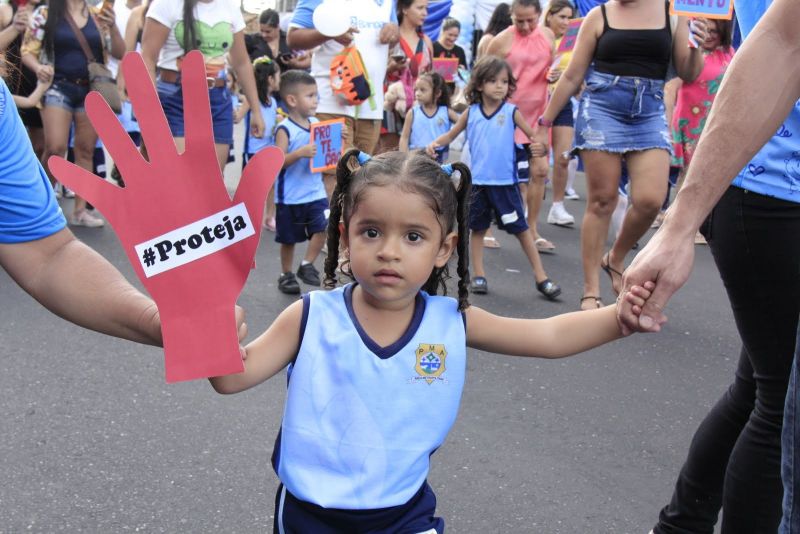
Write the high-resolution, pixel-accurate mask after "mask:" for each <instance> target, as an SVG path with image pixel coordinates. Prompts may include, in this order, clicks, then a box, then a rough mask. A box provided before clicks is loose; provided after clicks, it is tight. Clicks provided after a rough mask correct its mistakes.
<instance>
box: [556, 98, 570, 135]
mask: <svg viewBox="0 0 800 534" xmlns="http://www.w3.org/2000/svg"><path fill="white" fill-rule="evenodd" d="M553 126H567V127H569V128H574V127H575V115H574V113H573V110H572V99H571V98H570V99H569V100H567V105H566V106H564V107H563V108H562V109H561V111H559V112H558V115H556V118H555V119H554V120H553Z"/></svg>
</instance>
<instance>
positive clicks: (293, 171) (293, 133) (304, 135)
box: [275, 117, 327, 205]
mask: <svg viewBox="0 0 800 534" xmlns="http://www.w3.org/2000/svg"><path fill="white" fill-rule="evenodd" d="M308 120H309V121H310V122H311V123H315V122H318V121H317V119H316V118H314V117H310V118H309V119H308ZM278 130H284V131H285V132H286V135H287V136H288V137H289V147H288V148H287V149H286V153H287V154H289V153H291V152H294V151H295V150H297V149H299V148H302V147H303V146H305V145H307V144H309V143H310V142H311V132H310V131H309V129H308V128H303V127H302V126H300V125H299V124H297V123H296V122H294V121H293V120H292V119H289V118H287V119H286V120H284V121H283V122H281V123H280V124H279V125H278V127H277V128H276V130H275V133H276V134H277V132H278ZM322 198H327V195H326V193H325V184H324V183H323V182H322V173H320V172H311V159H310V158H299V159H298V160H297V161H295V162H294V163H292V164H291V165H289V166H288V167H285V168H284V169H282V170H281V173H280V174H279V175H278V180H277V182H276V184H275V202H276V203H277V204H292V205H297V204H308V203H309V202H314V201H315V200H320V199H322Z"/></svg>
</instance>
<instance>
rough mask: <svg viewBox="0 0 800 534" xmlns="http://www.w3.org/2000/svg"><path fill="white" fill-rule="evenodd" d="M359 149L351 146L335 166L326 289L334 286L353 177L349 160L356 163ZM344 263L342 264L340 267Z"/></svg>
mask: <svg viewBox="0 0 800 534" xmlns="http://www.w3.org/2000/svg"><path fill="white" fill-rule="evenodd" d="M359 154H360V152H359V150H358V149H356V148H351V149H350V150H348V151H347V152H345V153H344V155H343V156H342V157H341V158H340V159H339V164H338V165H337V166H336V187H334V189H333V194H332V195H331V206H330V210H331V211H330V215H329V216H328V243H327V244H328V255H327V256H326V258H325V279H324V280H323V286H324V287H325V288H326V289H333V288H334V287H336V269H338V268H339V241H340V240H341V231H340V229H339V226H340V224H341V223H342V212H343V211H344V200H345V198H346V195H347V193H348V189H349V188H350V181H351V179H352V178H353V170H352V168H351V160H353V161H352V163H353V164H354V165H355V164H356V163H358V155H359ZM344 268H345V265H344V264H343V265H342V269H344Z"/></svg>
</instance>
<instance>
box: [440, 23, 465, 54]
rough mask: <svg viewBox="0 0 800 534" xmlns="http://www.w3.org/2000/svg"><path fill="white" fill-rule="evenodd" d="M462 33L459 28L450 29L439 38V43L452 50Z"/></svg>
mask: <svg viewBox="0 0 800 534" xmlns="http://www.w3.org/2000/svg"><path fill="white" fill-rule="evenodd" d="M460 33H461V30H459V29H458V28H448V29H447V30H446V31H443V32H442V33H441V34H440V36H439V42H440V43H442V46H444V47H445V48H447V49H448V50H450V49H451V48H453V47H454V46H455V44H456V41H457V40H458V35H459V34H460Z"/></svg>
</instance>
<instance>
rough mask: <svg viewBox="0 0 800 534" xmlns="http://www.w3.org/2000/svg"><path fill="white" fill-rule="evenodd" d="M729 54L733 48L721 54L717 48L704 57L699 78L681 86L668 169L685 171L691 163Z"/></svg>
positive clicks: (729, 60)
mask: <svg viewBox="0 0 800 534" xmlns="http://www.w3.org/2000/svg"><path fill="white" fill-rule="evenodd" d="M733 52H734V51H733V48H730V49H729V50H725V49H724V48H723V47H719V48H717V49H716V50H714V51H713V52H710V53H708V54H705V64H704V66H703V71H702V72H701V73H700V76H698V77H697V79H696V80H695V81H693V82H691V83H687V82H684V83H683V84H682V85H681V88H680V90H679V91H678V102H677V104H676V105H675V111H674V113H673V114H672V148H673V157H672V163H671V164H672V166H674V167H687V166H688V165H689V162H690V161H691V160H692V155H693V154H694V150H695V148H696V147H697V141H698V139H699V138H700V133H701V132H702V131H703V128H704V127H705V125H706V119H708V114H709V112H710V111H711V105H712V104H713V103H714V98H715V97H716V96H717V91H719V86H720V84H721V83H722V77H723V76H724V75H725V71H726V70H727V68H728V65H729V64H730V62H731V61H733Z"/></svg>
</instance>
